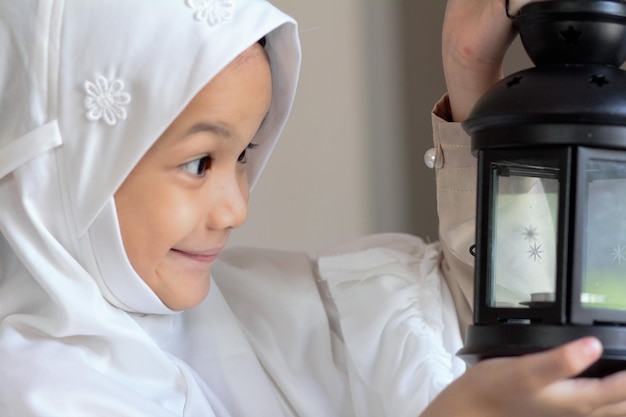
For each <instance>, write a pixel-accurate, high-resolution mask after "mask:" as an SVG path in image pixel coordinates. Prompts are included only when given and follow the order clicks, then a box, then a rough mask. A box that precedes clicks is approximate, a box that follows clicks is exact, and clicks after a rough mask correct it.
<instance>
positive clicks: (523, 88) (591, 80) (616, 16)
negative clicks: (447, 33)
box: [463, 0, 626, 151]
mask: <svg viewBox="0 0 626 417" xmlns="http://www.w3.org/2000/svg"><path fill="white" fill-rule="evenodd" d="M514 24H515V26H516V28H517V29H518V30H519V33H520V37H521V40H522V44H523V45H524V48H525V50H526V52H527V53H528V55H529V56H530V58H531V60H532V61H533V62H534V63H535V65H537V67H536V68H530V69H527V70H524V71H520V72H517V73H515V74H512V75H510V76H508V77H506V78H505V79H504V80H502V81H500V82H499V83H498V84H496V85H495V86H494V87H493V88H492V89H491V90H489V91H488V92H487V93H486V94H485V95H484V96H483V97H482V98H481V99H480V100H479V101H478V103H477V104H476V106H475V107H474V109H473V110H472V113H471V114H470V117H469V118H468V120H466V121H465V122H464V123H463V127H464V128H465V130H466V131H468V133H470V134H471V135H472V147H473V149H474V150H475V151H476V150H477V149H484V148H498V147H515V146H530V145H532V146H535V145H536V146H546V145H584V146H592V147H594V146H595V147H607V148H616V149H626V72H625V71H622V70H620V69H619V66H620V65H621V64H622V63H623V62H624V61H625V60H626V4H625V3H624V2H623V1H621V0H619V1H618V0H586V1H585V0H552V1H545V2H537V3H530V4H528V5H526V6H524V7H523V8H522V9H521V11H520V14H519V15H518V16H517V17H515V21H514Z"/></svg>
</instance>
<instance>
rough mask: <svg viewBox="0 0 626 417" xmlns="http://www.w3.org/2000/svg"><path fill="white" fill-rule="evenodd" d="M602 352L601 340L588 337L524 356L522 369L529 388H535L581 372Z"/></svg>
mask: <svg viewBox="0 0 626 417" xmlns="http://www.w3.org/2000/svg"><path fill="white" fill-rule="evenodd" d="M601 354H602V344H601V343H600V341H599V340H598V339H596V338H595V337H586V338H583V339H579V340H576V341H573V342H570V343H567V344H565V345H563V346H560V347H558V348H554V349H551V350H548V351H546V352H540V353H535V354H531V355H527V356H524V357H522V361H523V363H522V366H521V369H523V372H524V377H525V378H527V381H528V384H529V385H530V387H529V388H531V389H533V390H534V389H539V388H541V387H545V386H547V385H550V384H551V383H553V382H556V381H558V380H561V379H565V378H571V377H574V376H576V375H578V374H580V373H581V372H582V371H584V370H585V369H587V368H588V367H589V366H590V365H591V364H593V363H594V362H595V361H597V360H598V359H599V358H600V355H601Z"/></svg>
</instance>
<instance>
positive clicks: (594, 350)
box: [582, 337, 602, 357]
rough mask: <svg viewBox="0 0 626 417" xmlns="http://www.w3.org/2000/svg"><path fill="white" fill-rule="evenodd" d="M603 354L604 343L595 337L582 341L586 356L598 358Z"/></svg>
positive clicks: (583, 351)
mask: <svg viewBox="0 0 626 417" xmlns="http://www.w3.org/2000/svg"><path fill="white" fill-rule="evenodd" d="M600 352H602V343H601V342H600V341H599V340H598V339H597V338H595V337H588V338H585V339H583V340H582V353H583V354H584V355H585V356H589V357H591V356H597V355H598V353H600Z"/></svg>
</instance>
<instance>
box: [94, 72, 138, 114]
mask: <svg viewBox="0 0 626 417" xmlns="http://www.w3.org/2000/svg"><path fill="white" fill-rule="evenodd" d="M85 92H86V93H87V97H86V98H85V108H86V109H87V119H88V120H89V121H91V122H96V121H98V120H100V119H102V118H104V121H105V122H106V123H107V124H108V125H109V126H114V125H116V124H117V122H118V121H120V120H126V109H125V108H124V105H126V104H128V103H130V94H128V93H125V92H124V82H123V81H121V80H114V81H112V82H110V83H109V80H107V79H106V78H104V77H102V76H99V77H97V78H96V82H95V83H92V82H91V81H85Z"/></svg>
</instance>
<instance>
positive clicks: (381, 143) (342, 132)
mask: <svg viewBox="0 0 626 417" xmlns="http://www.w3.org/2000/svg"><path fill="white" fill-rule="evenodd" d="M274 3H275V4H276V5H277V6H278V7H279V8H281V9H283V10H284V11H286V12H287V13H289V14H291V15H292V16H294V17H295V18H296V20H298V22H299V25H300V37H301V42H302V49H303V63H302V72H301V79H300V84H299V90H298V95H297V99H296V102H295V105H294V109H293V112H292V116H291V119H290V121H289V123H288V126H287V128H286V130H285V132H284V133H283V135H282V139H281V141H280V142H279V144H278V147H277V149H276V151H275V153H274V155H273V156H272V159H271V160H270V163H269V165H268V167H267V168H266V170H265V172H264V173H263V175H262V177H261V179H260V181H259V183H258V185H257V187H256V188H255V190H254V191H253V193H252V196H251V201H250V214H249V219H248V222H247V224H246V225H244V226H243V227H242V228H241V229H239V230H237V231H235V232H234V233H233V237H232V239H231V245H252V246H262V247H269V248H280V249H293V250H304V251H309V252H314V251H315V250H317V249H321V248H324V247H328V246H329V245H333V244H337V243H340V242H342V241H345V240H349V239H352V238H354V237H357V236H361V235H364V234H369V233H376V232H408V233H413V234H417V235H418V236H421V237H423V238H425V239H426V240H431V241H432V240H436V239H437V217H436V204H435V188H434V172H433V171H431V170H429V169H427V168H426V167H425V166H424V163H423V154H424V152H425V151H426V150H427V149H428V148H429V147H431V146H432V140H431V135H432V131H431V127H430V110H431V108H432V106H433V104H434V103H435V102H436V101H437V100H438V99H439V97H440V96H441V95H442V94H443V93H444V92H445V84H444V81H443V75H442V69H441V59H440V30H441V23H442V20H443V13H444V9H445V1H444V0H432V1H431V0H315V1H310V0H309V1H305V0H275V1H274ZM513 55H515V54H513ZM513 66H515V65H513Z"/></svg>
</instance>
